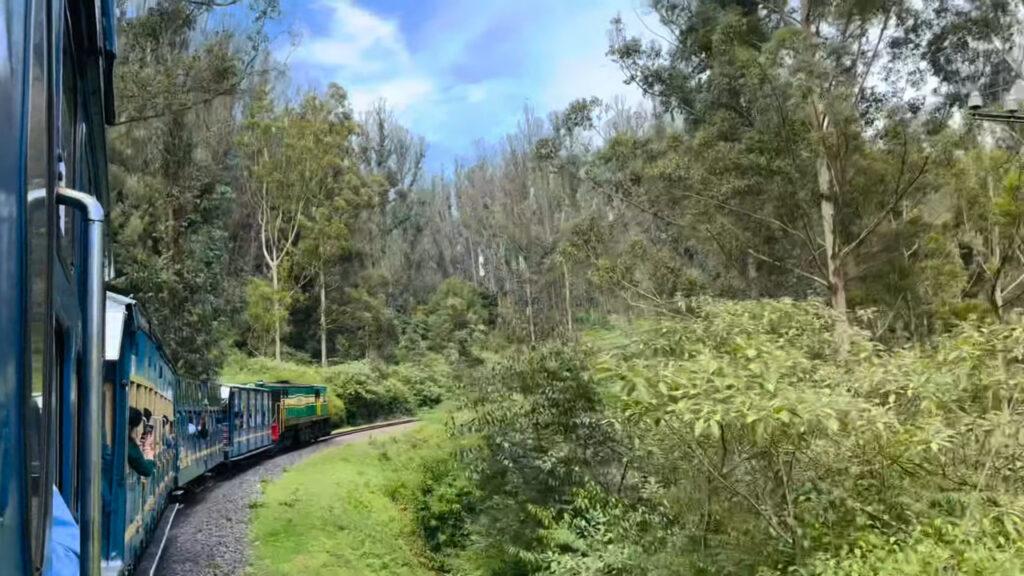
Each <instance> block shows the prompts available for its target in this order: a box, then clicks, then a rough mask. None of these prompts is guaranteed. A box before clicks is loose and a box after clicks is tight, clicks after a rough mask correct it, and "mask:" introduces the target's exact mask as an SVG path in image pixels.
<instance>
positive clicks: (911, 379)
mask: <svg viewBox="0 0 1024 576" xmlns="http://www.w3.org/2000/svg"><path fill="white" fill-rule="evenodd" d="M680 311H681V313H682V314H684V315H685V318H682V319H679V318H671V319H661V320H649V321H643V322H637V323H631V324H626V325H621V326H617V327H615V328H614V329H609V330H603V331H600V332H595V333H593V334H592V337H588V338H585V339H584V342H583V343H582V345H577V344H568V345H567V344H551V345H545V346H542V347H538V348H536V349H533V350H529V351H527V350H522V351H512V352H510V353H509V354H508V355H506V357H505V358H504V359H503V360H502V361H500V362H498V363H497V364H496V365H495V366H494V367H493V368H491V369H489V370H488V372H487V375H486V377H481V378H477V379H474V380H473V381H472V382H471V383H469V385H468V388H467V391H466V392H467V396H466V401H465V402H466V403H465V406H464V408H465V410H466V411H467V413H468V416H467V417H466V418H465V420H464V421H463V423H462V424H460V425H459V426H457V427H456V428H455V438H454V441H456V442H457V443H461V444H463V445H465V446H468V448H465V449H463V450H460V451H458V453H456V452H455V451H453V452H452V453H451V460H450V463H449V464H447V465H439V464H438V463H436V462H435V463H433V464H432V466H431V467H430V468H428V469H426V470H425V471H424V472H423V473H424V475H425V477H426V480H425V484H424V488H423V489H422V490H421V498H422V502H423V504H422V505H421V509H422V510H426V511H428V512H427V513H426V514H425V515H424V516H423V517H421V528H422V534H423V537H424V538H425V540H426V542H427V546H428V549H429V550H430V551H431V558H432V559H433V561H434V565H435V567H437V568H438V569H440V570H442V571H445V572H450V573H453V574H544V575H566V576H568V575H579V574H589V575H615V574H652V575H688V574H737V575H740V574H759V575H761V576H767V575H771V574H780V575H781V574H808V575H809V574H820V575H825V574H829V575H839V574H843V575H861V574H862V575H877V574H902V575H922V576H924V575H934V574H977V575H982V574H986V575H990V574H1004V575H1010V574H1019V573H1021V572H1022V571H1024V544H1022V543H1024V499H1022V494H1024V493H1022V490H1021V489H1022V485H1021V482H1022V480H1021V478H1022V476H1021V474H1020V473H1021V471H1022V465H1024V461H1022V459H1021V454H1022V453H1021V447H1022V443H1021V440H1022V430H1024V426H1022V425H1024V411H1022V410H1021V408H1020V401H1019V395H1020V392H1021V387H1022V384H1024V380H1022V376H1024V365H1022V360H1024V357H1022V355H1024V328H1022V327H1020V326H987V327H976V326H962V327H960V328H958V329H956V330H954V331H952V332H951V333H949V334H948V335H945V336H943V337H942V338H940V339H938V340H937V341H936V342H935V343H934V344H931V345H927V346H911V347H906V348H901V349H896V350H892V349H885V348H883V347H881V346H879V345H877V344H875V343H872V342H871V341H870V339H868V338H867V337H866V336H865V335H861V334H856V335H855V336H854V337H853V338H852V340H851V346H850V349H849V351H848V352H847V353H845V354H838V353H837V352H836V350H835V346H834V343H833V340H832V334H833V330H834V327H835V324H836V319H835V317H834V314H833V313H832V312H830V311H829V310H828V309H826V308H825V307H823V306H821V305H818V304H811V303H799V302H792V301H757V302H745V303H738V302H729V301H719V300H707V299H698V300H694V301H688V302H686V303H685V305H684V306H681V307H680Z"/></svg>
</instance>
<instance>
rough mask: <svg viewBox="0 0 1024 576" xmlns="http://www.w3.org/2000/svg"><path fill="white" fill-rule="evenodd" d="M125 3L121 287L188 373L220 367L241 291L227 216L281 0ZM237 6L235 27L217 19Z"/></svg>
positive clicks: (117, 198)
mask: <svg viewBox="0 0 1024 576" xmlns="http://www.w3.org/2000/svg"><path fill="white" fill-rule="evenodd" d="M118 7H119V9H118V18H117V26H118V39H119V44H120V46H119V48H120V49H119V51H118V62H117V66H116V67H115V68H114V74H115V76H114V81H115V91H116V93H117V95H118V96H117V99H118V102H117V113H118V115H117V117H116V119H115V121H114V123H115V127H114V128H113V129H111V131H110V132H109V137H110V157H111V174H112V180H111V184H112V195H111V196H112V199H113V206H112V211H113V212H114V214H115V216H114V217H113V218H112V229H111V240H112V244H113V254H114V262H115V267H114V268H115V272H116V277H115V278H114V279H113V280H112V282H111V285H112V287H113V288H114V289H116V290H120V291H123V292H125V293H128V294H132V295H134V297H135V298H136V299H137V300H139V301H140V302H141V303H142V304H143V306H145V307H146V309H147V312H148V314H149V317H150V319H151V320H152V321H153V322H154V325H155V326H156V329H157V330H158V331H159V333H160V335H161V338H162V339H163V341H164V345H165V346H166V347H167V348H168V352H169V353H170V356H171V357H172V358H174V359H175V361H176V362H177V364H178V369H179V370H180V371H181V372H182V373H184V374H188V375H190V376H193V377H201V376H210V375H213V374H215V373H216V372H217V370H218V368H219V365H220V362H221V360H222V359H223V356H224V353H225V352H226V348H225V346H226V343H227V342H228V341H229V339H230V337H231V333H232V331H233V330H234V329H235V327H236V326H235V323H234V320H233V318H234V317H235V315H234V314H232V311H234V310H237V309H238V306H239V301H240V299H241V294H240V291H241V283H240V282H238V281H237V278H238V275H237V274H235V273H234V272H236V269H235V266H234V264H233V260H232V258H231V254H232V252H233V239H232V236H231V234H230V231H229V229H228V227H227V226H226V225H225V223H226V222H229V221H231V220H232V219H233V217H234V215H235V205H236V203H235V198H236V189H235V184H236V178H235V177H236V173H235V169H234V168H235V165H234V163H233V157H234V150H233V142H234V140H235V133H236V131H237V128H238V119H237V114H236V112H237V110H236V106H237V105H238V102H239V93H240V92H242V91H244V88H245V86H246V84H247V83H248V82H249V81H250V80H251V79H252V78H253V77H254V75H255V74H256V73H257V71H258V70H260V69H262V68H264V67H266V65H267V62H268V59H267V58H266V48H267V45H268V42H269V37H268V36H267V34H266V31H265V27H266V24H267V23H268V21H269V20H270V19H271V18H273V17H275V16H276V14H277V2H276V0H256V1H254V2H250V3H247V4H245V5H244V6H243V5H242V4H241V3H240V2H238V1H234V0H224V1H218V2H205V1H202V2H197V1H191V0H161V1H159V2H148V3H140V2H119V3H118ZM229 11H232V13H233V14H235V15H236V16H238V17H237V18H234V19H233V22H234V24H233V25H231V26H224V25H220V24H217V23H216V22H218V21H222V20H221V18H222V16H223V15H224V14H226V13H227V12H229Z"/></svg>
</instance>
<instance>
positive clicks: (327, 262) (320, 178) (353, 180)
mask: <svg viewBox="0 0 1024 576" xmlns="http://www.w3.org/2000/svg"><path fill="white" fill-rule="evenodd" d="M289 129H290V130H295V131H296V132H298V133H299V136H298V137H297V140H296V145H297V146H298V147H299V148H300V149H299V150H297V151H296V153H297V155H298V156H299V157H301V158H302V161H300V162H299V163H298V164H294V165H290V166H289V177H291V178H294V179H296V180H297V181H298V182H301V185H302V186H303V187H304V189H305V190H308V191H309V193H310V196H309V203H308V205H307V207H306V211H305V213H304V215H303V223H302V230H301V239H300V242H299V244H298V268H299V270H297V273H298V275H299V276H300V278H310V279H311V280H312V281H313V282H314V284H315V287H316V292H317V295H318V301H319V304H318V314H319V332H320V363H321V365H322V366H325V367H326V366H327V340H328V337H327V333H328V330H329V329H330V328H332V325H331V322H330V320H329V318H328V316H329V315H328V297H329V295H331V293H332V292H333V291H334V290H335V289H336V288H337V286H338V282H337V280H335V279H334V278H332V274H331V272H332V270H333V268H334V267H336V265H337V262H338V261H339V259H340V258H342V257H343V256H344V255H345V254H346V253H347V252H348V251H349V250H350V248H351V242H352V231H351V227H352V224H353V222H354V221H355V220H356V218H357V217H358V216H359V214H360V213H361V211H362V210H364V209H366V208H368V207H370V206H372V204H373V200H374V198H373V192H374V190H375V188H376V189H379V188H381V187H383V186H382V185H381V184H380V183H379V182H376V181H375V180H373V179H372V178H367V177H366V176H365V175H364V174H363V172H362V171H361V170H360V168H359V161H358V157H357V156H356V152H355V149H354V146H353V139H354V135H355V134H356V133H357V130H358V125H357V124H356V122H355V120H354V119H353V117H352V113H351V110H350V108H349V104H348V97H347V95H346V93H345V90H344V89H343V88H341V87H340V86H338V85H337V84H331V85H330V86H329V87H328V89H327V92H326V94H325V95H324V96H319V95H317V94H315V93H311V94H307V95H306V96H305V97H304V98H303V99H302V102H301V104H300V105H299V106H298V109H297V111H296V117H295V118H294V119H293V120H292V121H291V123H290V126H289Z"/></svg>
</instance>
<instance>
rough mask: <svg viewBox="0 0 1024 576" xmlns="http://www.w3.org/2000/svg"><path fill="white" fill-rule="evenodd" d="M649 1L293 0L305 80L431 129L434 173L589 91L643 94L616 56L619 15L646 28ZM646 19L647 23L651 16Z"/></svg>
mask: <svg viewBox="0 0 1024 576" xmlns="http://www.w3.org/2000/svg"><path fill="white" fill-rule="evenodd" d="M644 5H645V2H644V0H546V1H545V0H475V1H474V0H284V2H283V3H282V8H283V17H282V22H281V25H282V26H285V27H287V28H289V29H291V30H292V31H293V32H295V33H296V35H297V37H298V38H299V39H300V40H299V44H298V45H297V46H291V45H288V43H287V42H281V43H280V45H279V46H278V47H277V53H278V56H279V57H281V58H287V61H288V65H289V68H290V74H291V77H292V80H293V81H294V82H295V84H296V85H297V86H299V87H301V88H307V87H315V88H322V87H324V86H326V84H327V83H329V82H338V83H339V84H341V85H343V86H344V87H345V88H346V89H347V90H348V91H349V94H350V98H351V100H352V102H353V106H354V107H355V108H356V110H361V109H365V108H366V107H368V106H369V105H370V104H372V103H373V102H374V101H375V100H377V99H380V98H384V99H386V100H387V101H388V103H389V104H390V105H391V106H392V108H393V109H395V111H396V112H397V114H398V115H399V118H400V119H401V120H402V122H403V123H404V124H405V125H407V126H409V127H410V128H411V129H412V130H413V131H414V132H416V133H418V134H421V135H423V136H424V137H425V138H426V139H427V142H428V145H429V155H428V164H429V166H430V168H431V169H432V170H439V169H442V168H450V167H451V166H452V163H453V161H454V159H455V158H460V157H461V158H469V157H472V156H473V155H474V150H476V143H477V142H479V141H485V142H488V143H493V142H494V141H496V140H497V139H499V138H501V136H502V135H504V134H505V133H507V132H509V131H510V130H512V129H514V128H515V125H516V121H517V120H518V118H519V117H520V115H521V114H522V110H523V107H524V106H525V105H530V106H531V107H533V108H534V110H535V111H536V112H537V113H538V114H541V115H546V114H547V113H548V112H549V111H551V110H557V109H561V108H563V107H564V106H565V105H566V104H568V103H569V102H570V101H571V100H573V99H574V98H578V97H585V96H598V97H601V98H603V99H609V100H610V99H611V98H613V97H617V96H621V97H625V98H627V99H628V100H631V101H638V100H640V99H641V97H640V95H639V93H638V92H637V91H636V89H635V88H634V87H631V86H626V85H624V84H623V82H622V74H621V72H620V71H619V70H618V68H617V67H616V66H615V64H614V63H612V62H610V61H609V60H608V58H607V57H606V56H605V51H606V50H607V46H608V40H607V31H608V28H609V24H608V23H609V20H611V18H612V17H614V16H615V15H616V14H621V15H622V16H623V18H624V19H625V20H626V21H627V24H628V25H629V28H630V29H631V30H633V31H636V32H637V33H640V32H646V30H645V29H644V23H646V25H648V26H653V25H654V23H655V22H656V18H655V17H654V16H653V15H650V14H649V13H647V12H646V11H645V9H644V8H643V6H644ZM641 18H642V19H643V20H644V22H641V21H640V19H641Z"/></svg>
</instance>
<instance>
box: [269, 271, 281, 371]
mask: <svg viewBox="0 0 1024 576" xmlns="http://www.w3.org/2000/svg"><path fill="white" fill-rule="evenodd" d="M275 257H276V254H275ZM270 282H271V285H272V286H273V288H274V359H275V360H277V361H278V362H280V361H281V302H280V301H279V298H280V286H278V280H277V264H276V259H275V263H272V264H271V265H270Z"/></svg>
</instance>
